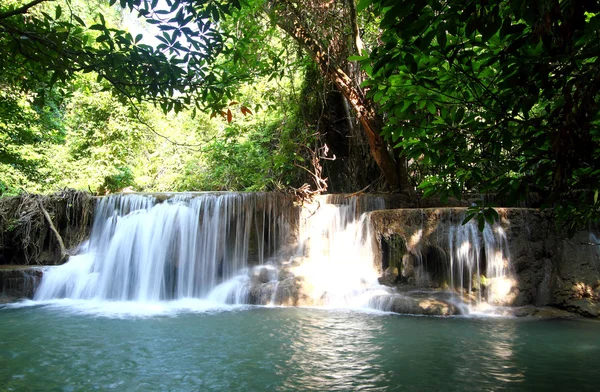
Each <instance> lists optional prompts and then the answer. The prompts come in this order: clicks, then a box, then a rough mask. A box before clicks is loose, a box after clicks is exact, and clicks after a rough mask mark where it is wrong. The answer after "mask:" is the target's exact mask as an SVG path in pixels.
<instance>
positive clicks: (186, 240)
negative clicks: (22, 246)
mask: <svg viewBox="0 0 600 392" xmlns="http://www.w3.org/2000/svg"><path fill="white" fill-rule="evenodd" d="M291 205H292V203H291V202H290V200H288V199H287V198H285V197H284V196H274V195H270V196H269V195H266V194H260V193H257V194H251V193H248V194H244V193H221V194H212V193H209V194H181V195H175V196H173V197H168V198H166V199H165V200H163V201H159V200H157V198H156V197H154V196H145V195H114V196H108V197H105V198H102V199H101V200H100V201H99V202H98V205H97V208H96V214H95V218H94V225H93V229H92V233H91V236H90V239H89V241H88V243H87V244H85V245H84V246H83V249H84V252H83V253H82V254H80V255H78V256H73V257H71V259H70V260H69V262H68V263H67V264H66V265H64V266H61V267H58V268H53V269H50V270H49V271H47V272H46V273H45V276H44V279H43V280H42V283H41V285H40V287H39V289H38V290H37V292H36V295H35V299H36V300H47V299H52V298H61V297H66V298H72V299H91V298H94V299H102V300H117V301H144V302H150V301H159V300H170V299H181V298H202V297H205V296H206V295H207V294H208V293H209V292H210V291H211V290H212V289H213V288H215V287H216V286H217V285H218V284H219V283H220V282H222V281H227V280H229V279H231V278H233V277H234V276H236V275H237V274H238V273H239V271H241V270H243V269H245V268H247V267H248V266H249V265H250V264H259V265H260V264H264V263H265V262H267V261H268V260H269V259H270V258H273V259H277V258H279V257H281V254H280V252H283V251H284V250H285V246H284V245H285V244H286V243H287V242H288V241H289V240H290V236H291V234H292V225H293V224H294V211H293V209H292V208H289V207H287V206H291Z"/></svg>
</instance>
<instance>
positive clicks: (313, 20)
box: [265, 0, 412, 193]
mask: <svg viewBox="0 0 600 392" xmlns="http://www.w3.org/2000/svg"><path fill="white" fill-rule="evenodd" d="M265 9H266V12H267V13H268V14H269V15H270V17H271V18H272V20H274V21H275V23H277V25H278V26H280V27H281V28H282V29H283V30H284V31H285V32H286V33H287V34H288V35H289V36H290V37H292V38H293V39H294V40H295V41H296V42H297V43H298V44H299V45H300V46H301V47H302V48H304V49H305V50H306V51H307V53H308V54H309V55H310V57H311V58H312V59H313V61H314V62H315V63H316V64H317V66H318V68H319V70H320V72H321V74H322V76H323V77H324V78H325V79H326V80H328V81H329V82H331V83H333V84H335V86H336V87H337V88H338V89H339V91H340V92H341V93H342V94H343V96H344V97H345V98H346V99H347V101H348V102H349V103H350V105H351V107H352V108H353V110H354V112H355V113H356V116H357V117H358V119H359V121H360V124H361V126H362V130H363V132H364V134H365V136H366V139H367V141H368V144H369V147H370V151H371V154H372V156H373V158H374V160H375V162H376V163H377V165H378V166H379V168H380V169H381V172H382V173H383V175H384V176H385V179H386V180H387V182H388V184H389V185H390V186H391V187H392V188H393V189H396V190H401V191H404V192H409V193H410V192H411V189H412V187H411V183H410V180H409V177H408V173H407V170H406V165H405V160H404V159H402V158H400V159H399V160H398V161H397V160H395V159H394V156H393V155H392V154H391V151H390V149H389V148H388V143H387V141H386V140H385V139H384V138H383V137H382V136H381V129H382V125H383V121H382V118H381V116H380V115H379V113H378V112H377V108H376V107H375V104H374V102H373V100H372V99H370V98H368V97H367V95H366V91H365V89H363V88H362V87H361V85H360V84H361V82H362V79H363V75H362V74H361V71H357V70H356V69H353V66H352V64H350V63H349V61H348V58H349V57H350V56H351V55H358V54H360V53H361V51H362V49H363V44H362V40H361V36H360V31H359V30H360V29H359V26H358V22H357V20H358V16H357V12H356V7H355V4H354V0H337V1H326V0H318V1H310V2H306V1H297V0H271V1H267V2H266V4H265ZM349 37H351V39H349ZM400 151H401V150H398V151H397V152H398V153H399V152H400ZM398 155H400V154H398Z"/></svg>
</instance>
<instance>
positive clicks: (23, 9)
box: [0, 0, 54, 19]
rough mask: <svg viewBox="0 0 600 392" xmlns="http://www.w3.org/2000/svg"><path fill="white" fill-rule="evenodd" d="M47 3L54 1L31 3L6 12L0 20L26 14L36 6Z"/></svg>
mask: <svg viewBox="0 0 600 392" xmlns="http://www.w3.org/2000/svg"><path fill="white" fill-rule="evenodd" d="M45 1H54V0H33V1H32V2H31V3H28V4H25V5H24V6H22V7H21V8H17V9H15V10H12V11H8V12H4V13H2V14H0V19H6V18H10V17H11V16H15V15H20V14H25V13H27V11H29V9H30V8H31V7H35V6H36V5H38V4H40V3H43V2H45Z"/></svg>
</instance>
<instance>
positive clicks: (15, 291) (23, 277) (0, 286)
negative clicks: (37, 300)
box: [0, 267, 43, 302]
mask: <svg viewBox="0 0 600 392" xmlns="http://www.w3.org/2000/svg"><path fill="white" fill-rule="evenodd" d="M42 275H43V271H42V268H39V267H29V268H20V267H13V268H2V269H0V302H12V301H15V300H18V299H22V298H33V294H34V292H35V289H36V288H37V286H38V284H39V282H40V280H41V278H42Z"/></svg>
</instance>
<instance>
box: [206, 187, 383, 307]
mask: <svg viewBox="0 0 600 392" xmlns="http://www.w3.org/2000/svg"><path fill="white" fill-rule="evenodd" d="M384 207H385V201H384V200H383V199H382V198H380V197H373V196H363V197H344V196H342V195H328V196H322V197H319V198H317V199H316V200H315V201H314V202H313V203H311V204H309V205H305V206H304V208H303V209H302V211H301V216H300V224H299V230H298V244H297V247H296V250H295V252H294V254H293V255H292V257H290V258H289V259H287V260H281V261H280V263H277V265H261V266H256V267H254V268H251V269H249V270H248V271H244V272H243V273H242V274H240V275H239V276H237V277H236V278H234V279H232V280H230V281H227V282H224V283H222V284H221V285H219V286H218V287H217V288H216V289H215V290H213V292H212V293H211V294H210V298H211V299H213V300H216V301H225V302H227V303H233V304H236V303H252V304H260V305H295V306H298V305H300V306H330V307H348V306H350V307H365V306H368V303H369V298H370V297H371V296H372V295H373V293H374V292H377V293H379V294H380V293H381V292H383V291H387V288H385V287H383V286H380V285H379V283H378V276H379V274H378V272H377V268H376V267H375V265H374V264H373V259H374V258H373V244H374V243H373V238H372V235H371V230H370V224H369V220H368V214H366V212H368V211H373V210H378V209H383V208H384Z"/></svg>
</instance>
